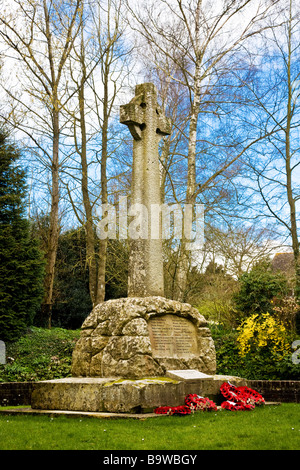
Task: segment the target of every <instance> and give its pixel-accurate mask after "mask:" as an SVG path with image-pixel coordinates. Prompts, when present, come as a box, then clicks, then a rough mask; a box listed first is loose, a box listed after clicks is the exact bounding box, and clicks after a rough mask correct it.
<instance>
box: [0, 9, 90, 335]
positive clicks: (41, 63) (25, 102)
mask: <svg viewBox="0 0 300 470" xmlns="http://www.w3.org/2000/svg"><path fill="white" fill-rule="evenodd" d="M81 7H82V0H68V1H67V2H61V1H60V0H54V1H51V2H50V1H47V0H42V1H40V2H36V1H34V0H25V1H24V0H22V1H21V0H14V1H13V2H10V5H9V7H7V8H4V9H3V10H2V11H1V13H0V27H1V29H0V36H1V38H2V40H4V42H5V43H6V45H7V46H8V50H7V52H6V54H7V56H10V57H11V58H13V60H14V61H16V63H20V69H21V74H22V75H21V80H20V81H19V83H18V89H19V90H21V93H20V92H19V93H14V92H12V91H11V90H9V89H7V88H6V92H7V94H8V95H9V97H10V98H11V100H12V102H13V108H12V110H11V112H10V113H9V114H8V115H7V116H6V120H7V122H8V123H10V124H12V125H13V126H14V127H15V128H17V129H19V130H21V131H22V132H23V133H25V134H26V135H27V136H29V137H30V139H31V141H32V142H33V144H34V146H35V148H36V150H37V152H39V153H40V154H41V155H42V158H41V160H42V161H43V163H44V164H45V165H46V167H47V170H49V171H50V175H51V176H50V188H49V189H50V198H51V202H50V221H49V234H48V246H47V252H46V258H47V264H46V277H45V298H44V301H43V306H42V310H43V315H42V316H43V318H44V322H45V324H47V325H48V327H51V308H52V293H53V281H54V273H55V261H56V253H57V243H58V233H59V200H60V189H59V173H60V167H61V159H60V137H61V131H62V123H61V122H60V117H61V112H62V109H63V108H64V106H65V102H66V101H67V100H68V98H69V97H68V96H67V94H66V87H65V84H66V81H65V71H66V65H67V60H68V57H69V55H70V52H71V50H72V48H73V45H74V42H75V40H76V38H77V35H78V32H79V28H80V17H79V13H80V9H81ZM18 111H19V113H18ZM17 115H18V118H17ZM43 134H44V135H43ZM46 135H48V136H49V138H50V140H51V144H50V147H51V148H50V149H48V148H47V146H46V145H45V140H46Z"/></svg>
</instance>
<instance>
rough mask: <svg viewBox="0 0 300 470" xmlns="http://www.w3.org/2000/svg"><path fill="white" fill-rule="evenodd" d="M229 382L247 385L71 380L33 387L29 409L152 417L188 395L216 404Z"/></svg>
mask: <svg viewBox="0 0 300 470" xmlns="http://www.w3.org/2000/svg"><path fill="white" fill-rule="evenodd" d="M227 380H229V381H230V382H231V383H233V384H234V385H246V380H244V379H241V378H239V377H228V376H222V375H214V376H211V378H209V379H207V378H205V379H198V380H195V381H193V380H187V381H178V380H174V379H171V378H169V377H150V378H144V379H138V380H128V379H120V378H99V377H94V378H91V377H72V378H66V379H58V380H49V381H44V382H37V383H35V384H34V389H33V393H32V396H31V407H32V408H33V409H41V410H68V411H90V412H111V413H151V412H153V409H154V408H156V407H158V406H179V405H183V404H184V398H185V396H186V395H188V394H189V393H197V394H198V395H201V396H205V397H209V398H210V399H213V400H214V401H215V402H216V403H217V404H218V402H219V400H220V386H221V385H222V383H224V382H225V381H227Z"/></svg>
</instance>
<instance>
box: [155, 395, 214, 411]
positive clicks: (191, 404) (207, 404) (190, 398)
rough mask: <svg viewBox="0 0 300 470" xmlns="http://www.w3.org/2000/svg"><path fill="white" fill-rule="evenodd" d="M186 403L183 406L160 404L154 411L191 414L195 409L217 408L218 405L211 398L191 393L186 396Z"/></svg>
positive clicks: (207, 409)
mask: <svg viewBox="0 0 300 470" xmlns="http://www.w3.org/2000/svg"><path fill="white" fill-rule="evenodd" d="M184 401H185V405H182V406H159V407H158V408H155V410H154V413H156V414H161V415H177V416H184V415H190V414H191V413H194V412H195V411H200V410H201V411H211V410H217V405H216V404H215V403H214V402H213V401H212V400H209V398H204V397H200V396H199V395H196V394H189V395H187V396H186V397H185V400H184Z"/></svg>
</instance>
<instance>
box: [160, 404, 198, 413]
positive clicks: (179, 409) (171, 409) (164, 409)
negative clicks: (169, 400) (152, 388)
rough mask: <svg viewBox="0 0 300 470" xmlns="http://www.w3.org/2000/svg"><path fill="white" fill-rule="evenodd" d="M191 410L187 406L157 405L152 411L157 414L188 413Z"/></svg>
mask: <svg viewBox="0 0 300 470" xmlns="http://www.w3.org/2000/svg"><path fill="white" fill-rule="evenodd" d="M191 412H192V410H191V409H190V408H189V407H188V406H184V405H182V406H159V407H158V408H155V410H154V413H156V414H159V415H178V416H184V415H190V414H191Z"/></svg>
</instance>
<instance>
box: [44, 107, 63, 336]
mask: <svg viewBox="0 0 300 470" xmlns="http://www.w3.org/2000/svg"><path fill="white" fill-rule="evenodd" d="M51 176H52V188H51V211H50V226H49V235H48V250H47V255H46V260H47V261H46V275H45V283H44V286H45V296H44V301H43V304H42V323H43V325H44V326H45V327H47V328H51V316H52V297H53V283H54V275H55V263H56V254H57V246H58V235H59V213H58V204H59V114H58V112H54V113H53V160H52V165H51Z"/></svg>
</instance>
